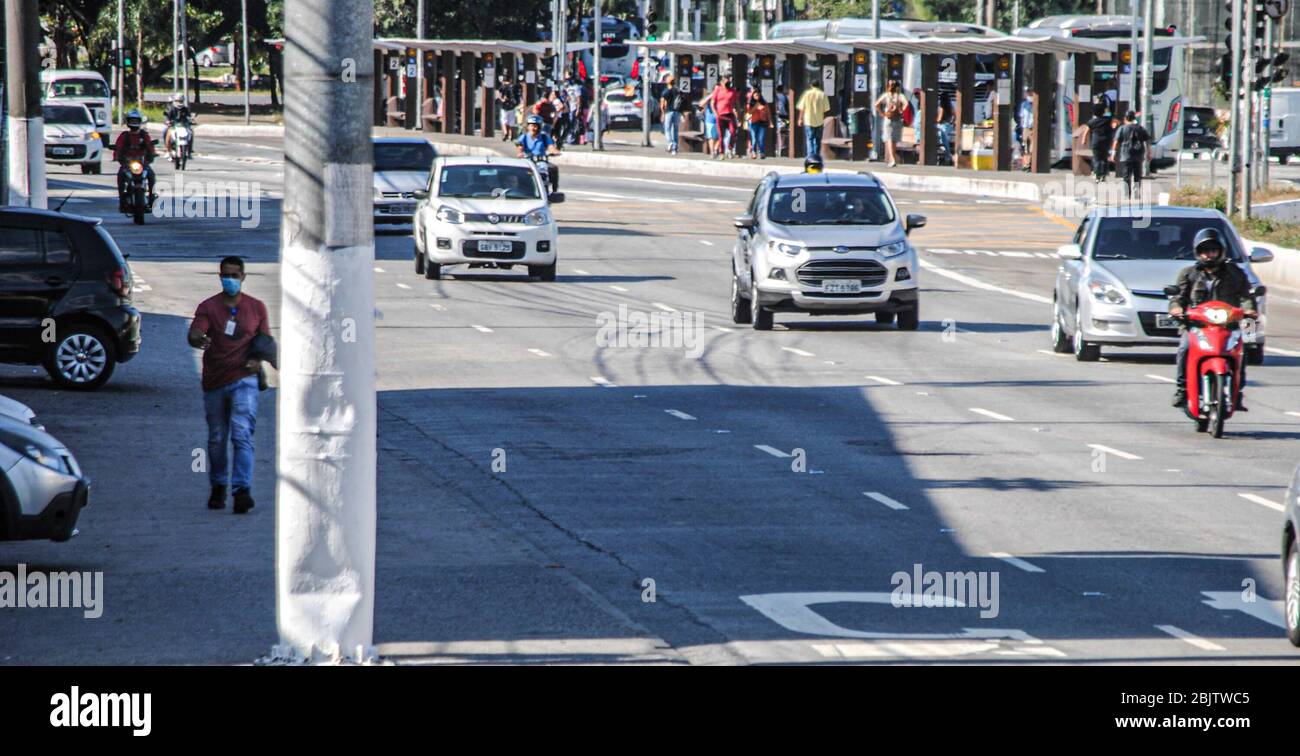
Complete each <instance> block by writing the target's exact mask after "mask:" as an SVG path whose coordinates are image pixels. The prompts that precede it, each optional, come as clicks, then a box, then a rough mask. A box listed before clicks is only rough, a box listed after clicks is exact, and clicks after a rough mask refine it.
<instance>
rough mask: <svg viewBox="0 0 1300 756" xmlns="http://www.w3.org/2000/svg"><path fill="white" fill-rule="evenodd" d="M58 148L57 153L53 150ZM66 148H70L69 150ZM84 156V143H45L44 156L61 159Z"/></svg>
mask: <svg viewBox="0 0 1300 756" xmlns="http://www.w3.org/2000/svg"><path fill="white" fill-rule="evenodd" d="M56 148H57V149H58V150H59V152H58V154H55V152H54V150H55V149H56ZM68 150H71V152H69V151H68ZM85 156H86V145H84V144H47V145H45V157H52V158H59V159H63V160H68V159H74V158H83V157H85Z"/></svg>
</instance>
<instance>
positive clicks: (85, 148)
mask: <svg viewBox="0 0 1300 756" xmlns="http://www.w3.org/2000/svg"><path fill="white" fill-rule="evenodd" d="M103 154H104V148H103V145H102V144H101V143H100V141H99V140H98V139H86V140H80V141H73V140H70V139H59V140H56V141H47V142H46V143H45V162H47V163H53V164H55V165H97V164H98V163H99V162H100V160H101V158H102V157H103Z"/></svg>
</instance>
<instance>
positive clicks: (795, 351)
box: [781, 347, 817, 357]
mask: <svg viewBox="0 0 1300 756" xmlns="http://www.w3.org/2000/svg"><path fill="white" fill-rule="evenodd" d="M781 349H782V350H783V351H786V352H789V353H790V354H797V355H799V356H800V357H816V356H817V355H815V354H813V353H812V352H805V351H804V350H802V349H796V348H795V347H781Z"/></svg>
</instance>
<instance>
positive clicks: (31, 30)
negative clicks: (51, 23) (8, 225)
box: [5, 0, 47, 209]
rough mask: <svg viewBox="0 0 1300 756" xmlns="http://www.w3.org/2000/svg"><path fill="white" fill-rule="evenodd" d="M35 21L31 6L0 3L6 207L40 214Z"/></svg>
mask: <svg viewBox="0 0 1300 756" xmlns="http://www.w3.org/2000/svg"><path fill="white" fill-rule="evenodd" d="M40 43H41V20H40V15H39V13H38V11H37V8H36V0H5V98H6V100H7V102H8V108H9V113H8V117H7V118H6V119H5V120H6V125H7V128H8V131H9V134H8V137H9V140H8V144H7V145H5V151H6V153H7V154H6V158H7V162H8V165H7V173H8V177H7V180H6V184H7V189H8V195H9V197H8V203H9V204H10V205H16V206H18V207H36V208H41V209H44V208H45V207H47V203H46V186H45V126H44V118H43V117H42V115H41V78H40V70H41V55H40V52H39V51H38V50H37V47H38V46H39V45H40Z"/></svg>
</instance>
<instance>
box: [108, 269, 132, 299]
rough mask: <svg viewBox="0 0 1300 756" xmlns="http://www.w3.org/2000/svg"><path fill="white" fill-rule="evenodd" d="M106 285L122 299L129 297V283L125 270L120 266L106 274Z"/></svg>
mask: <svg viewBox="0 0 1300 756" xmlns="http://www.w3.org/2000/svg"><path fill="white" fill-rule="evenodd" d="M108 287H109V288H110V289H112V290H113V291H114V292H115V293H116V294H117V295H118V296H119V297H122V298H123V299H129V298H130V297H131V285H130V283H129V282H128V281H127V275H126V271H125V270H124V269H122V268H118V269H117V270H115V271H113V272H112V273H109V274H108Z"/></svg>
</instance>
